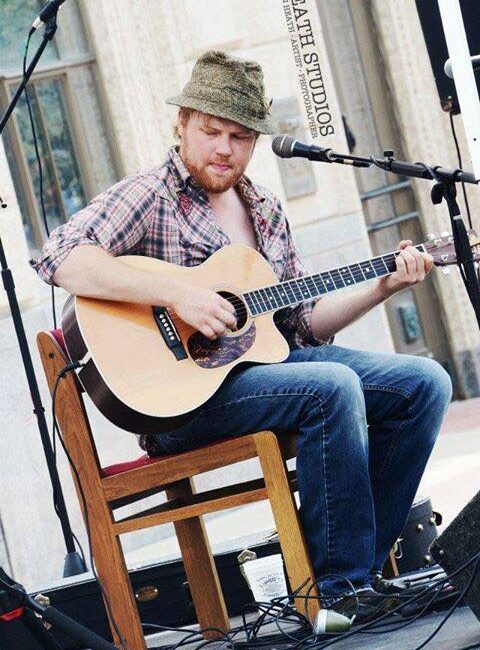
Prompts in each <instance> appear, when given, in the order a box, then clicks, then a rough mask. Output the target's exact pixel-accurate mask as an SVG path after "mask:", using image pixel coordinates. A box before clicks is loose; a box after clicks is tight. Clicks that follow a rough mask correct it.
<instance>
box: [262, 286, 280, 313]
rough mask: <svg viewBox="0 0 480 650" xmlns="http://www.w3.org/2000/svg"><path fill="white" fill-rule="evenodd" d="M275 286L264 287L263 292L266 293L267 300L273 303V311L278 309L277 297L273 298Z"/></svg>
mask: <svg viewBox="0 0 480 650" xmlns="http://www.w3.org/2000/svg"><path fill="white" fill-rule="evenodd" d="M274 289H275V286H273V287H266V289H265V291H266V292H267V296H268V299H269V300H270V303H273V306H274V309H278V307H280V305H279V304H278V300H277V297H276V296H275V292H274Z"/></svg>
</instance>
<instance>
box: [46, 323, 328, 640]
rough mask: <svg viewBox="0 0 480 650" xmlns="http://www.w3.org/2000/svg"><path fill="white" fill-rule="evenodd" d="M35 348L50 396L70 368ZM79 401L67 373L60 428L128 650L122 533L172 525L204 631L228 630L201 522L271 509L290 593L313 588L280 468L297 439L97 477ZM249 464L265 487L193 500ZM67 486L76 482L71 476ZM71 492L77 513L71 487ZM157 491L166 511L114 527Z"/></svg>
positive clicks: (132, 620) (231, 447) (136, 622)
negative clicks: (256, 464)
mask: <svg viewBox="0 0 480 650" xmlns="http://www.w3.org/2000/svg"><path fill="white" fill-rule="evenodd" d="M37 343H38V348H39V352H40V357H41V359H42V363H43V367H44V370H45V374H46V378H47V382H48V385H49V388H50V391H51V392H53V388H54V385H55V381H56V379H57V374H58V372H59V371H60V370H61V369H62V368H63V367H64V366H65V364H66V363H68V359H67V356H66V354H65V351H64V350H63V349H62V339H61V338H60V337H59V335H58V331H56V332H41V333H39V334H38V336H37ZM81 393H82V391H81V387H80V385H79V382H78V380H77V378H76V376H75V374H74V373H68V374H67V375H66V377H65V378H64V379H62V380H60V382H59V384H58V388H57V395H56V414H57V420H58V423H59V426H60V429H61V432H62V435H63V438H64V440H65V443H66V446H67V449H68V451H69V454H70V456H71V459H72V461H73V463H74V465H75V466H76V468H77V470H78V475H79V482H80V484H81V487H82V489H83V492H84V494H85V498H86V504H87V506H86V507H87V515H88V525H89V529H90V535H91V540H92V548H93V557H94V561H95V565H96V568H97V571H98V575H99V577H100V580H101V582H102V584H103V586H104V588H105V592H106V594H107V597H108V599H109V601H110V606H111V611H112V616H113V618H114V619H115V621H116V623H117V625H118V627H119V630H120V633H121V635H122V636H123V638H124V639H125V640H126V641H127V643H128V647H129V648H130V650H144V649H146V644H145V640H144V635H143V632H142V627H141V624H140V618H139V615H138V610H137V606H136V603H135V598H134V594H133V591H132V587H131V584H130V579H129V575H128V572H127V567H126V564H125V559H124V555H123V551H122V547H121V544H120V539H119V537H120V535H121V534H123V533H128V532H132V531H134V530H140V529H143V528H148V527H150V526H157V525H159V524H164V523H167V522H173V523H174V526H175V531H176V534H177V538H178V542H179V545H180V550H181V554H182V559H183V564H184V568H185V572H186V574H187V579H188V582H189V587H190V591H191V594H192V600H193V603H194V606H195V610H196V614H197V618H198V623H199V625H200V627H201V628H207V627H217V628H220V629H223V630H228V629H229V620H228V615H227V611H226V607H225V601H224V598H223V594H222V591H221V588H220V583H219V580H218V575H217V571H216V568H215V564H214V561H213V558H212V554H211V549H210V544H209V541H208V538H207V535H206V531H205V526H204V523H203V520H202V515H204V514H207V513H209V512H216V511H218V510H224V509H227V508H232V507H235V506H239V505H244V504H247V503H252V502H254V501H260V500H263V499H269V500H270V505H271V507H272V511H273V515H274V519H275V523H276V527H277V531H278V536H279V541H280V547H281V550H282V554H283V558H284V562H285V567H286V573H287V576H288V579H289V582H290V586H291V588H292V589H296V588H297V587H299V586H300V585H301V584H302V583H303V582H304V580H306V579H307V578H312V579H313V571H312V567H311V564H310V561H309V558H308V553H307V548H306V544H305V540H304V537H303V534H302V529H301V525H300V521H299V516H298V511H297V508H296V504H295V499H294V496H293V487H292V483H293V481H294V480H295V475H294V472H290V473H289V472H288V470H287V468H286V460H287V459H288V458H292V457H294V456H295V436H294V435H290V436H285V437H281V436H276V435H274V434H273V433H272V432H271V431H261V432H259V433H254V434H250V435H245V436H242V437H239V438H234V439H227V440H223V441H221V442H218V443H215V444H210V445H208V446H205V447H202V448H199V449H196V450H194V451H188V452H184V453H181V454H176V455H170V456H163V457H158V458H148V457H146V456H144V457H143V458H140V459H138V460H137V461H134V462H132V463H123V464H120V465H114V466H110V467H103V468H102V467H101V465H100V462H99V458H98V455H97V451H96V447H95V442H94V437H93V435H92V432H91V429H90V425H89V421H88V416H87V413H86V410H85V406H84V402H83V398H82V394H81ZM248 458H258V459H259V461H260V466H261V469H262V473H263V478H262V479H256V480H250V481H246V482H243V483H239V484H236V485H229V486H226V487H222V488H219V489H213V490H208V491H204V492H199V493H196V492H195V488H194V484H193V481H192V477H193V476H195V475H197V474H201V473H202V472H206V471H209V470H213V469H217V468H220V467H224V466H226V465H230V464H232V463H237V462H239V461H242V460H246V459H248ZM74 480H75V482H76V479H75V476H74ZM76 488H77V493H78V496H79V500H80V503H81V504H82V499H81V496H80V493H79V486H78V484H76ZM160 491H165V492H166V495H167V499H168V500H167V502H166V503H164V504H162V505H160V506H158V507H155V508H150V509H147V510H144V511H143V512H141V513H138V514H135V515H131V516H127V517H124V518H121V519H116V518H115V516H114V514H115V510H116V509H117V508H119V507H120V506H123V505H125V504H127V503H132V502H134V501H137V500H140V499H143V498H144V497H146V496H150V495H152V494H155V493H157V492H160ZM82 507H83V506H82ZM84 516H85V513H84ZM305 592H306V590H304V593H305ZM296 604H297V607H298V609H299V611H302V612H303V613H304V612H305V609H304V608H305V599H301V598H300V599H298V600H297V602H296ZM318 609H319V604H318V601H316V600H310V601H309V608H308V610H309V614H310V616H314V615H315V614H316V612H317V611H318ZM110 627H111V630H112V635H113V638H114V642H115V643H116V644H119V643H120V638H119V636H118V634H117V633H116V631H115V629H114V628H113V626H112V623H111V621H110ZM206 636H212V635H207V634H206Z"/></svg>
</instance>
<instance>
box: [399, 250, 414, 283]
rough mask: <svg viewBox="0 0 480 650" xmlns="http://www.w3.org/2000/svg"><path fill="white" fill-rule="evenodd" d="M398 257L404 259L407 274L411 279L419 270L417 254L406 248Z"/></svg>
mask: <svg viewBox="0 0 480 650" xmlns="http://www.w3.org/2000/svg"><path fill="white" fill-rule="evenodd" d="M398 257H399V258H401V259H403V261H404V262H405V267H406V275H407V276H408V278H409V279H410V278H411V277H412V276H414V275H415V274H416V272H417V260H416V259H415V256H414V255H412V254H411V253H409V252H408V251H406V250H405V249H404V250H402V252H401V253H400V255H399V256H398Z"/></svg>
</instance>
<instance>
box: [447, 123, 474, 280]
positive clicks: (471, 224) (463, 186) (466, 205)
mask: <svg viewBox="0 0 480 650" xmlns="http://www.w3.org/2000/svg"><path fill="white" fill-rule="evenodd" d="M449 116H450V128H451V130H452V136H453V141H454V143H455V149H456V151H457V157H458V166H459V167H460V169H461V168H462V154H461V151H460V145H459V143H458V138H457V133H456V131H455V122H454V120H453V113H452V111H449ZM462 192H463V199H464V201H465V208H466V210H467V215H468V227H469V228H470V230H473V222H472V215H471V213H470V204H469V202H468V198H467V190H466V188H465V183H464V182H463V181H462ZM462 271H463V270H462ZM462 275H463V273H462ZM477 280H478V282H479V284H480V268H477ZM464 282H465V280H464Z"/></svg>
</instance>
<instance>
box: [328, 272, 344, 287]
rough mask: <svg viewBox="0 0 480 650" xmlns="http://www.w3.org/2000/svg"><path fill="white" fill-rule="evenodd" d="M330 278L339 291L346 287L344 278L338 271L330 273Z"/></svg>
mask: <svg viewBox="0 0 480 650" xmlns="http://www.w3.org/2000/svg"><path fill="white" fill-rule="evenodd" d="M330 277H331V278H332V280H333V284H334V285H335V287H336V288H337V289H341V288H342V287H344V286H345V282H344V281H343V278H342V276H341V275H340V272H339V271H338V269H333V270H332V271H330Z"/></svg>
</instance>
